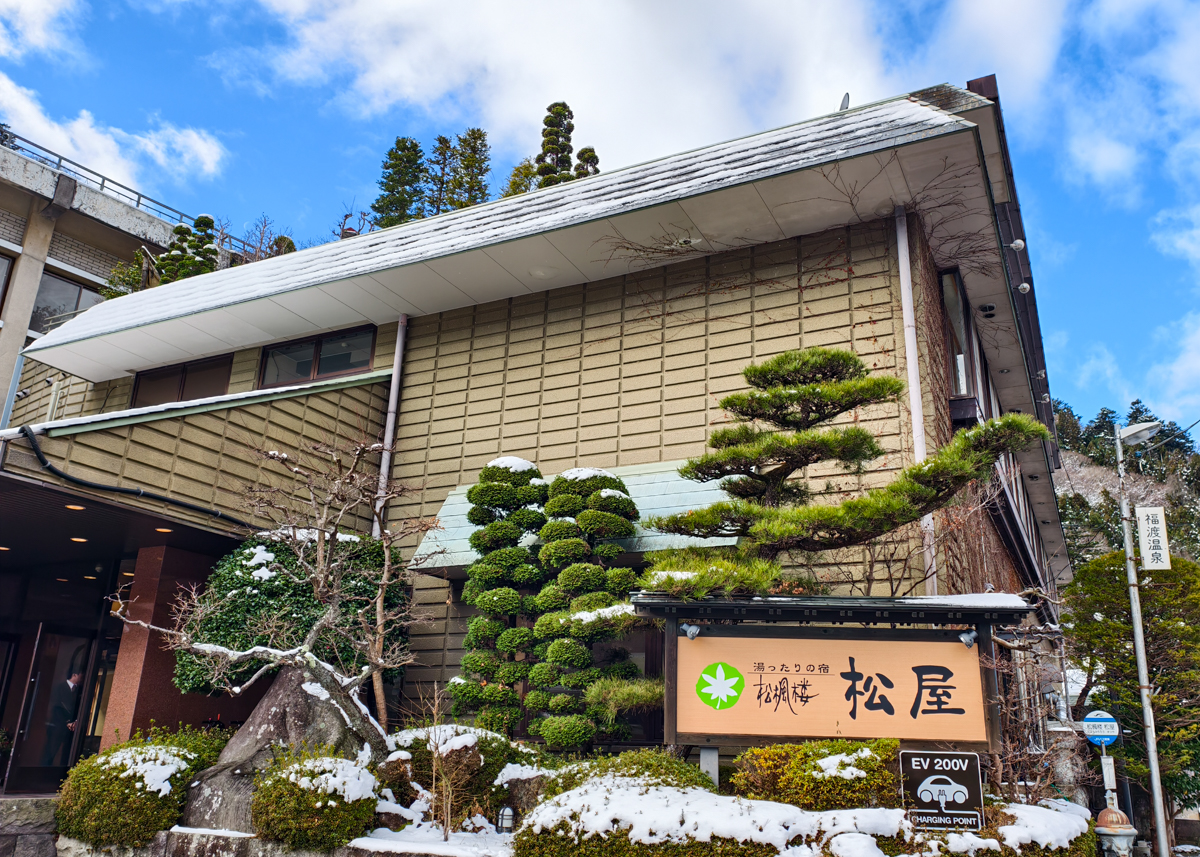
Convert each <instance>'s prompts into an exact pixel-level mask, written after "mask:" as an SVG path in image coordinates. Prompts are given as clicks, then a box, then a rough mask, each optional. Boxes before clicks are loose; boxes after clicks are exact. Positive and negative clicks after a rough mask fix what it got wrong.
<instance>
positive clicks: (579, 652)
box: [546, 639, 592, 669]
mask: <svg viewBox="0 0 1200 857" xmlns="http://www.w3.org/2000/svg"><path fill="white" fill-rule="evenodd" d="M546 660H547V661H549V662H550V663H552V664H557V665H558V666H560V667H571V668H574V669H586V668H587V667H590V666H591V665H592V651H591V649H589V648H588V647H587V646H585V645H583V644H582V643H580V642H579V641H578V640H572V639H561V640H555V641H554V642H553V643H551V644H550V648H549V649H548V650H547V651H546Z"/></svg>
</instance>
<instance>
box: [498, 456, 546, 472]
mask: <svg viewBox="0 0 1200 857" xmlns="http://www.w3.org/2000/svg"><path fill="white" fill-rule="evenodd" d="M487 466H488V467H503V468H505V469H506V470H511V471H512V472H513V473H524V472H525V471H526V470H537V465H536V464H534V463H533V462H532V461H526V460H525V459H524V458H517V456H515V455H502V456H500V457H499V458H493V459H492V460H491V461H489V462H488V463H487Z"/></svg>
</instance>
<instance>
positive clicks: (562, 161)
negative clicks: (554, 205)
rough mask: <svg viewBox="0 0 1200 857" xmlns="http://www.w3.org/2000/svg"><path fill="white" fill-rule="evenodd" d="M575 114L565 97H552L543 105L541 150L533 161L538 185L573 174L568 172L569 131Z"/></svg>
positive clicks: (547, 183) (569, 160) (569, 169)
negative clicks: (545, 106) (562, 99)
mask: <svg viewBox="0 0 1200 857" xmlns="http://www.w3.org/2000/svg"><path fill="white" fill-rule="evenodd" d="M574 118H575V114H574V113H572V112H571V108H570V107H568V106H567V103H566V102H565V101H556V102H554V103H553V104H551V105H550V106H549V107H547V108H546V118H545V119H543V120H542V125H544V126H545V127H544V128H543V129H542V152H541V154H540V155H538V156H537V157H536V158H535V159H534V161H535V162H536V163H537V165H538V168H537V173H538V175H539V176H541V180H540V181H539V182H538V187H550V186H551V185H556V184H558V183H559V182H565V181H570V180H572V179H574V178H575V174H574V173H573V172H571V153H572V152H573V151H574V149H573V148H572V147H571V132H572V131H574V130H575V123H574V122H572V121H571V120H572V119H574Z"/></svg>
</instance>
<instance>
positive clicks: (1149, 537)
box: [1134, 506, 1171, 571]
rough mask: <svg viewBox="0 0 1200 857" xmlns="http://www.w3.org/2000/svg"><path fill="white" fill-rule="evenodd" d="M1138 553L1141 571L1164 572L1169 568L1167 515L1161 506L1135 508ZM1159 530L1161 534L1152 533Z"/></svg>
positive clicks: (1169, 551) (1169, 548)
mask: <svg viewBox="0 0 1200 857" xmlns="http://www.w3.org/2000/svg"><path fill="white" fill-rule="evenodd" d="M1134 518H1136V519H1137V537H1138V553H1139V554H1141V560H1142V570H1143V571H1166V570H1168V569H1170V568H1171V544H1170V540H1169V539H1168V538H1167V515H1166V510H1165V509H1164V508H1163V507H1162V506H1137V507H1135V509H1134ZM1153 530H1161V531H1162V532H1161V533H1156V532H1153Z"/></svg>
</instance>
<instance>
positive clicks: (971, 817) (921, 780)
mask: <svg viewBox="0 0 1200 857" xmlns="http://www.w3.org/2000/svg"><path fill="white" fill-rule="evenodd" d="M900 783H901V788H902V789H903V791H904V805H905V807H907V809H908V820H909V821H910V822H912V825H913V827H923V828H926V829H932V830H948V829H959V830H980V829H982V827H983V782H982V780H981V778H980V773H979V754H978V753H943V752H940V751H935V750H929V751H926V750H901V751H900Z"/></svg>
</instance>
